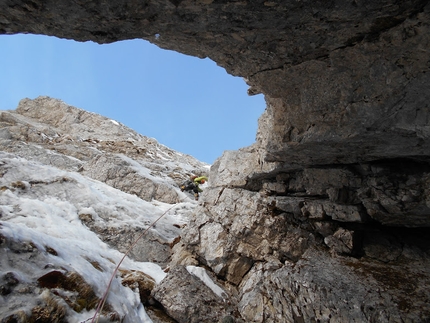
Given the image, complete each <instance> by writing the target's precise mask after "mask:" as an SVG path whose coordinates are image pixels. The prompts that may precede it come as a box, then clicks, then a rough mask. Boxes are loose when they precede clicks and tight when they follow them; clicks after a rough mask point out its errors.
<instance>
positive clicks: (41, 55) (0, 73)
mask: <svg viewBox="0 0 430 323" xmlns="http://www.w3.org/2000/svg"><path fill="white" fill-rule="evenodd" d="M247 89H248V86H247V85H246V83H245V82H244V80H243V79H242V78H240V77H233V76H231V75H229V74H227V72H226V71H225V70H224V69H223V68H221V67H219V66H217V65H216V64H215V63H214V62H213V61H211V60H210V59H199V58H196V57H191V56H186V55H182V54H179V53H176V52H173V51H167V50H162V49H160V48H158V47H157V46H155V45H153V44H151V43H149V42H147V41H144V40H130V41H121V42H117V43H113V44H106V45H99V44H96V43H92V42H85V43H80V42H75V41H71V40H64V39H58V38H55V37H47V36H37V35H1V36H0V98H1V99H0V110H13V109H15V108H16V107H17V105H18V102H19V100H21V99H23V98H26V97H27V98H32V99H33V98H36V97H37V96H39V95H47V96H50V97H54V98H57V99H61V100H62V101H64V102H66V103H67V104H70V105H73V106H75V107H78V108H81V109H84V110H87V111H91V112H95V113H98V114H101V115H103V116H106V117H109V118H112V119H115V120H117V121H119V122H121V123H123V124H125V125H126V126H128V127H130V128H132V129H134V130H135V131H137V132H139V133H140V134H142V135H145V136H148V137H153V138H155V139H157V140H158V141H159V142H160V143H162V144H164V145H166V146H168V147H170V148H172V149H175V150H177V151H180V152H182V153H186V154H189V155H192V156H194V157H196V158H197V159H199V160H201V161H204V162H207V163H210V164H211V163H213V162H214V161H215V159H216V158H217V157H219V156H221V154H222V152H223V151H224V150H235V149H239V148H241V147H245V146H248V145H250V144H252V143H253V142H254V141H255V135H256V131H257V120H258V117H259V116H260V115H261V113H262V112H263V111H264V109H265V102H264V97H263V96H262V95H257V96H252V97H250V96H248V95H247V92H246V91H247Z"/></svg>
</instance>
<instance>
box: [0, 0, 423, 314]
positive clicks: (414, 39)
mask: <svg viewBox="0 0 430 323" xmlns="http://www.w3.org/2000/svg"><path fill="white" fill-rule="evenodd" d="M0 9H1V10H0V12H1V14H0V32H2V33H17V32H30V33H43V34H47V35H56V36H58V37H65V38H73V39H76V40H80V41H84V40H93V41H97V42H100V43H103V42H112V41H117V40H121V39H131V38H143V39H146V40H149V41H151V42H153V43H155V44H157V45H158V46H160V47H162V48H168V49H172V50H176V51H179V52H182V53H186V54H190V55H194V56H198V57H210V58H211V59H213V60H214V61H216V62H217V63H218V64H219V65H220V66H222V67H224V68H225V69H226V70H227V71H228V72H229V73H231V74H233V75H240V76H242V77H245V78H246V79H247V82H248V84H249V85H250V90H249V93H250V94H256V93H264V95H265V96H266V101H267V109H266V111H265V113H264V114H263V116H262V117H261V119H260V125H259V131H258V134H257V142H256V144H255V145H253V146H252V147H248V148H246V149H243V150H240V151H238V152H229V153H226V154H224V155H223V156H222V157H221V158H220V159H219V160H218V161H217V162H216V163H215V165H214V167H212V171H211V174H210V175H211V176H210V178H211V188H210V189H209V190H207V191H206V192H205V194H204V195H203V202H202V204H201V206H200V207H199V209H198V210H197V211H196V212H195V216H194V218H193V219H192V220H191V222H190V224H189V226H188V227H187V230H186V232H185V233H184V235H183V245H182V244H181V245H180V246H181V248H182V249H180V250H181V251H178V253H181V252H182V255H183V256H178V257H177V258H176V259H177V261H176V262H175V264H177V265H178V266H182V265H187V264H188V263H195V262H199V263H201V264H205V265H206V266H208V268H210V269H211V270H212V271H213V272H214V273H216V275H217V276H218V277H219V278H220V279H222V280H224V281H225V286H224V287H225V289H226V292H227V293H228V294H229V297H230V298H229V302H230V305H228V306H226V307H225V309H224V310H223V311H221V310H220V311H218V312H217V311H214V312H213V313H212V317H211V318H208V316H204V317H205V318H206V320H207V321H208V322H209V321H210V322H213V321H214V320H215V319H222V320H224V321H225V322H227V321H231V320H236V321H238V322H239V321H245V322H314V321H320V322H344V321H349V322H354V321H355V322H426V321H428V320H429V317H430V308H429V306H428V304H429V303H430V302H429V300H430V297H429V296H430V295H429V293H428V290H430V289H429V279H430V273H429V271H428V268H429V256H430V255H429V247H428V246H429V236H430V235H429V233H430V232H429V228H428V227H429V222H430V221H429V218H430V212H429V207H430V202H429V200H428V196H429V195H428V190H429V156H430V146H429V145H430V144H429V143H430V141H429V130H430V128H429V118H430V117H429V116H430V113H429V112H430V111H429V104H428V102H429V99H430V91H428V89H429V86H430V76H429V75H430V74H429V68H430V64H429V62H430V54H429V52H430V27H429V22H430V17H429V14H430V4H429V2H428V1H423V0H415V1H414V0H412V1H394V0H388V1H384V0H381V1H357V0H354V1H349V2H344V1H328V2H327V1H324V2H322V1H283V2H279V1H212V0H209V1H192V0H183V1H181V0H179V1H175V0H171V1H164V0H154V1H115V2H103V3H102V2H91V3H88V2H83V1H75V2H74V3H73V5H70V4H69V3H68V2H67V1H64V0H60V1H40V0H32V1H23V0H21V1H20V0H17V1H6V2H3V3H1V4H0ZM178 247H179V246H178ZM183 273H184V271H183V270H179V269H178V270H172V273H171V275H172V277H171V278H169V279H166V280H165V281H163V282H162V284H161V285H160V286H158V287H157V288H159V289H160V291H156V292H155V295H157V297H158V299H159V300H160V302H161V303H163V304H166V306H168V304H173V303H172V302H170V303H169V302H168V301H167V300H168V299H169V297H170V296H169V295H167V294H163V293H162V292H161V291H162V290H168V288H166V286H165V285H163V284H169V282H172V281H177V280H175V279H174V278H175V277H174V276H175V275H176V276H178V277H182V276H181V275H185V274H183ZM171 288H174V287H173V286H171ZM181 288H185V289H186V288H187V287H186V286H181ZM196 304H197V303H196ZM231 304H233V305H234V306H233V307H232V306H231ZM196 306H197V305H196ZM206 306H210V301H208V303H207V304H206ZM216 306H218V304H217V305H216ZM183 308H189V307H187V306H184V307H183ZM217 308H218V307H217ZM170 313H171V315H173V316H174V317H175V319H177V320H178V321H179V322H187V321H186V319H185V317H186V315H185V316H184V312H182V313H181V312H180V309H177V310H175V311H170ZM193 313H197V314H195V315H197V316H198V313H200V312H199V311H194V312H193ZM205 313H207V311H205ZM205 315H206V314H205Z"/></svg>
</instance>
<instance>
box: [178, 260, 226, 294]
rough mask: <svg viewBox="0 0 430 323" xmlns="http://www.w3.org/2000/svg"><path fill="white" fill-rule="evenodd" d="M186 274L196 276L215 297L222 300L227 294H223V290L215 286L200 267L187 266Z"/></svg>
mask: <svg viewBox="0 0 430 323" xmlns="http://www.w3.org/2000/svg"><path fill="white" fill-rule="evenodd" d="M186 268H187V270H188V272H189V273H190V274H191V275H194V276H196V277H197V278H199V279H200V280H201V281H202V282H203V283H204V284H205V285H206V286H208V287H209V288H210V289H211V290H212V291H213V292H214V293H215V294H216V295H218V296H219V297H221V298H222V299H224V298H225V297H226V296H227V294H226V292H224V290H223V289H222V288H221V287H219V286H218V285H216V284H215V283H214V282H213V280H212V279H211V278H210V277H209V276H208V274H207V273H206V270H205V269H204V268H202V267H196V266H187V267H186Z"/></svg>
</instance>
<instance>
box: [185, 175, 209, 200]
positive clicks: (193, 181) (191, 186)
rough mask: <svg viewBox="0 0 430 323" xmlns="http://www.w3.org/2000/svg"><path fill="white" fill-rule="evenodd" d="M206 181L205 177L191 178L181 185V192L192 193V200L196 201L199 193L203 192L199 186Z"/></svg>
mask: <svg viewBox="0 0 430 323" xmlns="http://www.w3.org/2000/svg"><path fill="white" fill-rule="evenodd" d="M207 180H208V178H207V177H206V176H191V177H190V179H189V180H187V181H186V182H185V183H183V184H182V185H181V191H182V192H183V191H187V192H191V191H192V192H194V198H195V199H196V201H197V200H198V199H199V193H200V192H203V191H202V189H201V188H200V187H199V185H200V184H204V183H205V182H206V181H207Z"/></svg>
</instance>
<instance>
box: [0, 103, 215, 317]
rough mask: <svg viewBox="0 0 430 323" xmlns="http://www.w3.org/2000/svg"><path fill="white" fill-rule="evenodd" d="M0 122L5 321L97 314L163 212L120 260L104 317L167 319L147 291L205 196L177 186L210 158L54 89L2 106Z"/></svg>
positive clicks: (0, 311) (0, 278) (0, 266)
mask: <svg viewBox="0 0 430 323" xmlns="http://www.w3.org/2000/svg"><path fill="white" fill-rule="evenodd" d="M0 125H1V130H0V150H1V151H0V248H1V249H0V259H1V260H0V321H1V322H3V321H4V322H32V321H37V322H86V321H88V322H90V321H91V318H92V317H93V315H94V313H95V311H96V309H95V308H96V306H97V304H98V301H99V300H100V298H101V297H102V295H103V294H104V293H105V291H106V289H107V286H108V284H109V281H110V279H111V276H112V275H113V273H114V272H115V268H116V265H117V264H118V263H119V262H120V261H121V259H122V258H123V257H124V253H125V252H127V250H128V249H129V248H130V247H131V246H132V244H133V242H134V241H136V239H137V238H139V237H142V232H144V231H145V229H147V228H148V227H149V226H150V225H151V223H153V222H154V221H156V220H157V219H158V218H160V217H161V219H160V220H159V221H158V222H157V223H156V225H155V226H153V227H151V228H150V229H149V231H148V232H147V233H146V234H145V235H144V236H143V237H142V238H141V239H140V240H139V241H138V242H137V243H136V244H135V245H134V246H133V248H132V249H131V251H130V253H129V256H128V257H126V258H125V259H124V261H123V262H122V264H121V266H120V267H119V270H118V272H117V273H116V275H115V276H114V279H113V281H112V285H111V287H110V292H109V294H108V298H107V302H106V305H105V306H104V309H103V311H102V314H103V317H105V318H106V319H107V320H109V321H112V322H120V321H121V322H151V321H153V322H168V319H165V320H164V321H163V320H162V319H161V318H157V316H155V315H154V311H152V310H151V307H150V306H148V307H147V309H148V311H145V308H144V306H143V304H145V303H146V302H148V299H144V298H145V293H148V291H150V289H151V286H153V284H156V283H158V282H159V281H161V280H162V279H163V278H164V276H165V272H164V271H163V267H164V266H166V264H167V263H168V261H169V257H170V253H171V248H172V246H173V245H174V244H175V243H177V241H178V237H179V235H180V230H181V229H180V228H181V227H182V226H183V225H184V224H185V223H186V220H187V217H188V216H189V214H190V211H191V210H193V208H194V207H195V206H196V204H197V202H196V201H194V200H193V199H191V198H190V196H188V195H187V194H185V193H182V192H181V191H180V190H179V188H178V184H179V183H180V182H182V181H183V180H184V179H186V178H187V177H188V176H189V175H190V174H192V173H195V174H205V173H206V172H207V171H208V165H206V164H204V163H201V162H199V161H197V160H195V159H194V158H192V157H191V156H187V155H184V154H181V153H179V152H175V151H173V150H171V149H169V148H167V147H165V146H163V145H160V144H159V143H157V142H156V141H155V140H154V139H150V138H146V137H144V136H141V135H139V134H137V133H135V132H134V131H132V130H131V129H128V128H126V127H125V126H123V125H121V124H119V123H117V122H116V121H113V120H109V119H106V118H104V117H101V116H98V115H96V114H92V113H88V112H85V111H83V110H79V109H76V108H73V107H70V106H67V105H66V104H65V103H63V102H61V101H58V100H54V99H50V98H46V97H42V98H38V99H36V100H23V101H22V102H21V103H20V106H19V108H18V109H17V110H16V111H2V112H0ZM145 286H146V287H145ZM147 305H150V304H149V303H148V304H147ZM152 305H153V304H152ZM147 312H148V313H149V314H150V315H151V316H152V320H151V319H150V318H149V316H148V315H147Z"/></svg>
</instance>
